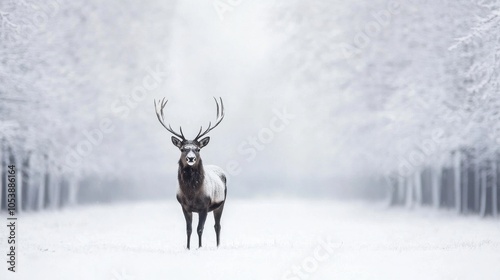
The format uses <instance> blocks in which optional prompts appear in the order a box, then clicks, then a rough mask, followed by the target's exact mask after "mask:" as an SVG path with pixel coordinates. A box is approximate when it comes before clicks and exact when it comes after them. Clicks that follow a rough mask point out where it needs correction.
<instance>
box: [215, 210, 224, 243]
mask: <svg viewBox="0 0 500 280" xmlns="http://www.w3.org/2000/svg"><path fill="white" fill-rule="evenodd" d="M223 210H224V203H222V205H221V206H219V208H217V209H215V210H214V219H215V226H214V228H215V235H216V238H217V247H219V244H220V229H221V226H220V218H221V217H222V211H223Z"/></svg>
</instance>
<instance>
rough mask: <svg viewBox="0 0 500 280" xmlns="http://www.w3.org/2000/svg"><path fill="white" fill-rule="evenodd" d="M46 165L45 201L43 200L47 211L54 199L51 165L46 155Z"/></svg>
mask: <svg viewBox="0 0 500 280" xmlns="http://www.w3.org/2000/svg"><path fill="white" fill-rule="evenodd" d="M44 164H45V175H44V178H43V189H44V191H43V192H44V199H43V208H44V209H47V208H49V207H50V202H51V198H52V188H51V181H52V177H51V168H50V165H49V160H48V156H47V155H45V157H44Z"/></svg>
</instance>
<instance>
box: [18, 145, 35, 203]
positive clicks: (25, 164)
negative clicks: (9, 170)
mask: <svg viewBox="0 0 500 280" xmlns="http://www.w3.org/2000/svg"><path fill="white" fill-rule="evenodd" d="M30 162H31V152H27V153H26V156H25V158H24V159H23V160H22V170H21V174H22V177H23V189H22V196H21V200H22V205H23V207H22V209H23V211H26V210H28V208H29V201H28V200H29V193H30V192H32V191H33V188H32V187H31V185H30V184H31V182H30V179H31V178H30V171H31V170H30Z"/></svg>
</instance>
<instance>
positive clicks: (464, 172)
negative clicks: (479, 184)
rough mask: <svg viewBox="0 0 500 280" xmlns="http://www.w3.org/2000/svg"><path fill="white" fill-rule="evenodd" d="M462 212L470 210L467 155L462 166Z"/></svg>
mask: <svg viewBox="0 0 500 280" xmlns="http://www.w3.org/2000/svg"><path fill="white" fill-rule="evenodd" d="M462 185H463V188H462V212H463V213H467V212H469V200H468V198H469V162H468V158H467V157H465V158H464V161H463V167H462Z"/></svg>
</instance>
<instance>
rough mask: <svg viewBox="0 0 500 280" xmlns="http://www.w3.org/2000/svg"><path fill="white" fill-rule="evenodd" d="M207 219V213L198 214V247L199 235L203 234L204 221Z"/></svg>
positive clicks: (199, 242) (199, 244)
mask: <svg viewBox="0 0 500 280" xmlns="http://www.w3.org/2000/svg"><path fill="white" fill-rule="evenodd" d="M206 219H207V211H203V212H200V213H198V228H197V231H198V246H199V247H201V235H202V234H203V227H204V226H205V220H206Z"/></svg>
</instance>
